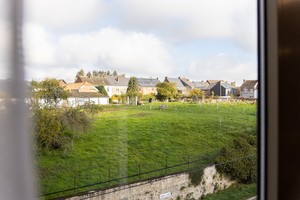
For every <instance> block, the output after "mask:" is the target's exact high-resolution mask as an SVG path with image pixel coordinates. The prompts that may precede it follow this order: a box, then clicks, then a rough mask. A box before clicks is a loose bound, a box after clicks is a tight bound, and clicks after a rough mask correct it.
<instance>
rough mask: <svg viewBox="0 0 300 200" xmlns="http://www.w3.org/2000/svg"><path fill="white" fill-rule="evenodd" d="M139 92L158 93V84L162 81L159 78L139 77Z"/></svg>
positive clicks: (144, 93)
mask: <svg viewBox="0 0 300 200" xmlns="http://www.w3.org/2000/svg"><path fill="white" fill-rule="evenodd" d="M137 82H138V86H139V92H140V93H142V94H143V95H146V94H157V91H156V84H158V83H160V81H159V80H158V78H156V79H153V78H137Z"/></svg>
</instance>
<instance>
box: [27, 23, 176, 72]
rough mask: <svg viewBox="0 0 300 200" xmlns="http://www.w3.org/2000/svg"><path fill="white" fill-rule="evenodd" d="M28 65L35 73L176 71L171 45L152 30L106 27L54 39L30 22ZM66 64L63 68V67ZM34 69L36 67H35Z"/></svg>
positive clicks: (28, 26)
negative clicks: (82, 70)
mask: <svg viewBox="0 0 300 200" xmlns="http://www.w3.org/2000/svg"><path fill="white" fill-rule="evenodd" d="M26 27H27V28H28V31H27V34H26V37H25V40H26V41H27V42H26V44H25V49H26V52H28V53H27V61H28V62H27V68H29V67H30V68H31V69H30V71H28V72H29V75H30V76H32V77H40V76H45V74H48V75H49V74H51V71H53V73H52V74H55V73H56V72H54V71H60V72H61V73H62V75H66V74H70V73H71V72H70V70H69V69H71V68H72V69H73V70H74V73H73V74H72V75H73V76H75V69H76V70H77V71H78V70H79V68H80V67H85V69H86V70H94V69H95V70H112V69H116V70H117V71H118V72H126V73H128V74H132V75H152V76H157V75H158V74H166V73H170V72H171V71H172V66H173V64H172V61H171V58H170V55H169V54H168V51H167V47H166V46H165V44H164V43H163V42H162V41H161V40H159V38H157V37H156V36H154V35H152V34H145V33H139V32H124V31H121V30H118V29H115V28H104V29H101V30H99V31H96V32H92V33H88V34H69V35H63V36H60V37H59V38H58V40H57V41H51V39H52V38H51V34H49V33H47V32H46V31H45V30H44V29H43V28H42V27H40V26H35V25H27V26H26ZM60 68H63V69H60ZM33 69H34V70H33Z"/></svg>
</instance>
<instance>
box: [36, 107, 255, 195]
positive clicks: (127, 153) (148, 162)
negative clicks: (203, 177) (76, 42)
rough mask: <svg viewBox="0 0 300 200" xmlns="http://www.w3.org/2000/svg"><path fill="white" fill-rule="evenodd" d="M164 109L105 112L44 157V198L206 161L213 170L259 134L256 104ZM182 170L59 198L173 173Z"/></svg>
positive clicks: (108, 109) (41, 166)
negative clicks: (238, 143)
mask: <svg viewBox="0 0 300 200" xmlns="http://www.w3.org/2000/svg"><path fill="white" fill-rule="evenodd" d="M162 104H163V103H152V104H151V105H150V104H146V105H142V106H132V107H128V106H107V107H105V108H104V110H103V111H102V112H100V113H98V114H97V115H96V117H95V120H94V121H93V125H92V128H91V129H90V131H88V132H87V133H84V134H82V135H81V136H80V137H78V138H76V139H75V140H74V142H73V143H72V144H69V145H68V146H67V147H66V148H65V149H63V150H52V151H46V152H44V153H43V154H42V155H40V156H39V159H38V167H39V169H40V185H41V193H42V194H46V193H51V192H55V191H60V190H66V189H69V188H74V187H81V186H84V185H89V184H93V183H96V182H104V181H107V180H109V179H115V178H119V177H126V176H130V175H133V174H138V173H142V172H147V171H151V170H155V169H160V168H164V167H165V166H172V165H176V164H178V163H185V162H187V161H191V160H196V159H200V158H201V157H202V156H204V157H203V162H202V164H204V165H205V164H209V163H211V162H212V161H213V156H214V155H216V153H217V152H218V151H219V150H220V148H222V147H223V146H225V145H226V144H227V143H229V142H230V141H232V139H233V138H235V137H237V136H242V135H244V134H255V133H256V105H255V104H246V103H218V104H203V105H202V104H201V105H198V104H191V103H164V104H165V105H166V108H165V109H164V110H160V109H159V105H162ZM183 167H184V166H180V167H178V168H172V169H169V170H166V171H158V172H153V173H149V174H144V175H141V176H138V177H132V178H129V179H123V180H121V181H120V180H118V181H115V182H110V183H105V184H102V185H95V186H91V187H88V188H82V190H81V189H77V190H70V191H68V192H65V193H59V194H57V195H66V194H71V193H74V192H80V191H84V190H87V189H92V188H99V187H109V186H112V185H116V184H122V183H126V182H130V181H137V180H139V179H146V178H150V177H154V176H160V175H163V174H164V173H174V172H176V171H181V170H183ZM55 196H56V195H50V196H48V197H49V198H53V197H55ZM48 197H47V198H48Z"/></svg>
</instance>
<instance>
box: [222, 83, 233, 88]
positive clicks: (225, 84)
mask: <svg viewBox="0 0 300 200" xmlns="http://www.w3.org/2000/svg"><path fill="white" fill-rule="evenodd" d="M221 85H222V86H223V87H224V88H226V89H236V87H234V86H233V85H231V84H230V83H227V82H223V83H221Z"/></svg>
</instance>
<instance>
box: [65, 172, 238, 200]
mask: <svg viewBox="0 0 300 200" xmlns="http://www.w3.org/2000/svg"><path fill="white" fill-rule="evenodd" d="M233 183H234V181H230V180H229V179H228V178H226V177H222V176H221V175H220V174H218V173H217V172H216V168H215V167H214V166H211V167H207V168H205V169H204V174H203V178H202V181H201V184H200V185H198V186H196V187H194V186H193V185H192V184H191V183H190V180H189V175H188V174H187V173H182V174H178V175H171V176H166V177H163V178H159V179H155V180H151V181H144V182H139V183H134V184H129V185H125V186H120V187H116V188H111V189H107V190H103V191H90V192H89V193H87V194H85V195H81V196H76V197H72V198H69V200H82V199H88V200H117V199H120V200H152V199H165V200H179V199H182V200H183V199H193V198H194V199H199V198H200V197H201V196H203V195H206V194H210V193H213V192H214V191H217V190H221V189H224V188H227V187H229V186H230V185H231V184H233Z"/></svg>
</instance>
